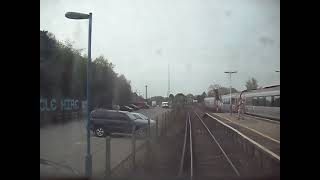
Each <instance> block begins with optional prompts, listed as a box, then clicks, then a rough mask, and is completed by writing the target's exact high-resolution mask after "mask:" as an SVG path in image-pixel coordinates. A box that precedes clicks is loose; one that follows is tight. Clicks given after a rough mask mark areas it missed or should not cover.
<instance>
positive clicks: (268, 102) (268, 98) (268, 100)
mask: <svg viewBox="0 0 320 180" xmlns="http://www.w3.org/2000/svg"><path fill="white" fill-rule="evenodd" d="M266 106H268V107H270V106H272V97H271V96H267V97H266Z"/></svg>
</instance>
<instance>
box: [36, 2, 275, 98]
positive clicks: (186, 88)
mask: <svg viewBox="0 0 320 180" xmlns="http://www.w3.org/2000/svg"><path fill="white" fill-rule="evenodd" d="M40 4H41V5H40V29H41V30H47V31H50V32H52V33H53V34H54V35H55V36H56V38H57V39H58V40H61V41H64V40H71V41H73V42H74V46H75V48H79V49H84V52H86V50H87V37H88V35H87V34H88V26H87V25H88V23H87V21H86V20H81V21H75V20H70V19H66V18H65V16H64V14H65V12H67V11H78V12H83V13H88V12H92V13H93V32H92V36H93V37H92V56H93V58H95V57H98V56H100V55H104V56H105V57H106V58H108V59H109V60H110V61H111V62H112V63H113V64H115V66H116V67H115V71H116V72H118V73H120V74H124V75H125V76H126V77H127V79H129V80H131V85H132V89H133V90H136V89H137V90H138V91H141V92H142V93H143V94H144V91H145V85H146V84H147V85H148V96H155V95H162V96H165V95H166V93H167V85H168V82H167V81H168V77H167V74H168V72H167V69H168V63H170V76H171V78H170V81H171V85H170V89H171V92H172V93H173V94H176V93H178V92H182V93H193V94H200V93H202V92H203V91H207V88H208V87H209V85H210V84H220V85H222V86H229V80H228V76H227V74H224V73H223V72H224V71H228V70H238V73H237V74H235V75H233V76H232V84H233V86H234V87H235V88H237V89H239V90H242V89H244V88H245V86H244V85H245V82H246V81H247V80H248V79H249V78H250V77H255V78H256V79H257V80H258V83H259V85H262V86H264V85H272V84H277V83H280V75H279V73H276V72H275V70H280V1H279V0H174V1H172V0H63V1H62V0H40Z"/></svg>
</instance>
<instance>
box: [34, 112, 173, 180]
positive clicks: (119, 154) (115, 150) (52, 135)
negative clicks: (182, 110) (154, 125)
mask: <svg viewBox="0 0 320 180" xmlns="http://www.w3.org/2000/svg"><path fill="white" fill-rule="evenodd" d="M166 111H167V109H162V108H160V107H156V108H151V109H142V110H139V111H137V112H140V113H142V114H144V115H146V116H148V117H150V118H151V119H155V118H156V116H161V114H162V113H164V112H166ZM91 142H92V144H91V149H92V156H93V157H92V158H93V165H92V167H93V175H94V176H101V175H103V171H104V168H105V139H104V138H96V137H93V138H92V140H91ZM142 143H143V140H137V147H138V146H139V145H141V144H142ZM85 147H86V131H85V124H84V121H74V122H70V123H67V124H64V125H55V126H51V127H46V128H40V161H41V159H42V160H43V161H46V162H48V161H49V162H52V163H54V164H55V165H57V164H58V165H57V166H59V167H58V168H61V166H64V167H66V168H70V169H72V170H73V171H74V172H75V173H77V174H79V175H83V174H84V157H85ZM130 152H131V141H130V138H128V137H112V139H111V167H112V168H113V167H115V166H116V165H117V164H118V163H119V162H120V161H121V160H123V159H125V158H126V157H127V156H128V155H129V154H130ZM47 167H49V166H44V165H40V174H45V173H46V172H48V168H47Z"/></svg>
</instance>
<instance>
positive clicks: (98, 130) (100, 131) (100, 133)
mask: <svg viewBox="0 0 320 180" xmlns="http://www.w3.org/2000/svg"><path fill="white" fill-rule="evenodd" d="M94 133H95V135H96V136H97V137H104V136H105V135H106V133H105V131H104V129H103V128H101V127H99V128H95V130H94Z"/></svg>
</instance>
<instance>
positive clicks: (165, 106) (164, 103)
mask: <svg viewBox="0 0 320 180" xmlns="http://www.w3.org/2000/svg"><path fill="white" fill-rule="evenodd" d="M161 107H162V108H169V104H168V102H162V104H161Z"/></svg>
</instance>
